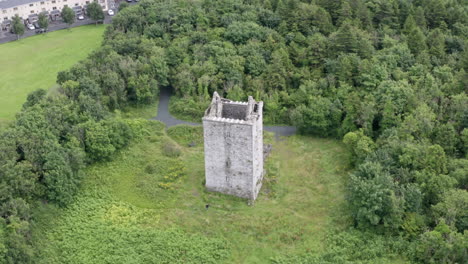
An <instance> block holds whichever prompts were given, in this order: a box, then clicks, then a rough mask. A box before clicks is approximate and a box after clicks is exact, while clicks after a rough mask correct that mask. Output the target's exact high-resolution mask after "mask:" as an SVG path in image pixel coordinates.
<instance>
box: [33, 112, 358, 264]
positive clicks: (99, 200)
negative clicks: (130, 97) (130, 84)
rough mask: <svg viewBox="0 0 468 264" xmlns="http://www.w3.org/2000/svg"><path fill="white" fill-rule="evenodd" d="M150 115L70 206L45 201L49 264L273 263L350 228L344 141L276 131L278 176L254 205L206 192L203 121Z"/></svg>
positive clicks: (274, 169)
mask: <svg viewBox="0 0 468 264" xmlns="http://www.w3.org/2000/svg"><path fill="white" fill-rule="evenodd" d="M147 122H149V123H151V124H152V125H149V128H148V129H147V131H148V136H146V137H145V138H144V139H141V140H140V142H138V143H136V144H134V145H132V146H130V147H129V148H128V149H125V150H123V151H122V152H121V153H119V154H118V155H117V156H116V157H115V159H114V160H113V161H111V162H107V163H101V164H96V165H94V166H91V167H90V168H89V169H87V171H86V174H87V177H86V181H85V183H84V186H83V190H82V192H81V193H80V194H79V195H78V197H77V201H76V202H75V203H74V204H72V205H71V206H70V207H69V208H68V209H66V210H61V209H53V208H52V207H51V206H48V205H46V206H44V205H43V206H39V207H38V208H39V209H37V213H38V214H39V215H40V217H38V218H37V219H41V222H40V223H38V228H37V229H36V230H37V232H38V234H37V237H43V239H41V240H40V241H39V242H38V243H39V245H40V246H38V248H40V254H41V257H42V258H41V259H42V260H43V261H42V262H43V263H155V261H156V260H158V259H159V260H162V259H163V260H166V261H162V262H167V263H170V262H173V261H171V260H174V261H175V262H184V260H185V261H186V260H190V261H188V262H204V263H207V262H212V263H220V262H221V263H267V262H269V261H270V260H271V259H272V258H274V257H278V256H284V255H288V254H302V253H305V252H321V251H322V250H323V246H324V243H323V241H324V239H325V236H326V234H327V232H328V231H329V230H331V229H334V230H337V229H343V228H345V227H346V226H348V224H349V217H348V216H349V214H348V213H347V212H346V209H345V208H344V207H345V199H344V181H345V177H346V176H345V175H346V172H347V170H348V168H349V157H348V154H347V153H346V151H343V148H342V146H341V144H340V143H339V142H338V141H335V140H331V139H317V138H309V137H301V136H294V137H290V138H288V139H286V140H284V141H280V142H273V140H272V138H273V137H272V135H267V138H266V141H269V142H271V143H273V152H272V155H271V156H270V157H269V158H268V162H267V165H266V168H267V170H268V175H267V176H266V178H265V180H264V186H263V187H262V190H261V194H260V195H259V198H258V200H257V201H256V202H255V204H254V205H249V204H248V203H247V201H246V200H243V199H239V198H235V197H231V196H227V195H222V194H217V193H210V192H207V191H205V189H204V186H203V180H204V165H203V164H204V162H203V144H202V132H201V127H198V128H186V127H184V126H182V127H173V128H171V129H169V130H168V131H167V132H165V131H164V129H163V126H162V124H159V123H157V122H150V121H147ZM188 142H195V143H196V145H195V147H188V144H187V143H188ZM207 204H209V205H210V207H209V209H206V208H205V206H206V205H207ZM174 232H175V234H174ZM130 234H133V235H130ZM135 234H136V235H135ZM133 236H137V237H138V238H137V239H133V238H132V237H133ZM174 237H175V238H174ZM44 238H45V239H44ZM148 241H150V242H148ZM181 246H183V249H182V248H179V247H181ZM161 250H162V251H161ZM166 251H167V252H166ZM72 252H73V254H71V253H72ZM119 252H120V253H119ZM164 252H165V253H164ZM171 254H172V255H171ZM119 256H120V258H119ZM159 262H161V261H159Z"/></svg>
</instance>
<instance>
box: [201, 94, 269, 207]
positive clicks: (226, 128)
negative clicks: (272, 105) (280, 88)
mask: <svg viewBox="0 0 468 264" xmlns="http://www.w3.org/2000/svg"><path fill="white" fill-rule="evenodd" d="M262 108H263V102H256V101H255V100H254V99H253V98H252V97H251V96H249V101H248V102H234V101H231V100H228V99H224V98H221V97H220V96H219V95H218V93H216V92H215V93H214V94H213V100H212V101H211V105H210V106H209V107H208V109H207V110H206V111H205V116H204V117H203V134H204V138H205V177H206V188H207V189H208V190H210V191H216V192H221V193H225V194H230V195H235V196H238V197H243V198H248V199H251V200H255V199H256V198H257V194H258V191H259V190H260V187H261V185H262V177H263V117H262Z"/></svg>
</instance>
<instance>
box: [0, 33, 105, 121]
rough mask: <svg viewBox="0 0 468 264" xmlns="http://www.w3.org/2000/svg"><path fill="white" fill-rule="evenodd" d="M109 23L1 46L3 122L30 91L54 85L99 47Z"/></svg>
mask: <svg viewBox="0 0 468 264" xmlns="http://www.w3.org/2000/svg"><path fill="white" fill-rule="evenodd" d="M104 29H105V25H99V26H94V25H90V26H82V27H76V28H72V29H71V30H59V31H54V32H50V33H47V34H45V35H36V36H33V37H28V38H24V39H21V40H19V41H13V42H9V43H6V44H1V45H0V54H1V56H0V73H1V74H0V123H2V122H7V121H10V120H12V119H13V118H14V115H15V114H16V113H17V112H18V111H19V110H20V109H21V106H22V104H23V103H24V102H25V100H26V96H27V95H28V93H30V92H32V91H34V90H36V89H40V88H42V89H49V88H50V87H52V86H54V84H55V81H56V77H57V73H58V72H59V71H63V70H66V69H69V68H70V67H71V66H72V65H73V64H75V63H76V62H78V61H79V60H82V59H84V58H86V56H87V55H88V54H89V53H90V52H91V51H92V50H94V49H95V48H97V47H98V46H99V45H100V43H101V39H102V34H103V32H104Z"/></svg>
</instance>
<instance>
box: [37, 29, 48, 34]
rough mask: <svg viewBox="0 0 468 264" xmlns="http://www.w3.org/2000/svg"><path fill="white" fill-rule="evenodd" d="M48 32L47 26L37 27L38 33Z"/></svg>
mask: <svg viewBox="0 0 468 264" xmlns="http://www.w3.org/2000/svg"><path fill="white" fill-rule="evenodd" d="M46 32H47V29H45V28H39V29H36V34H42V33H46Z"/></svg>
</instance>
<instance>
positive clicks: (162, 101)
mask: <svg viewBox="0 0 468 264" xmlns="http://www.w3.org/2000/svg"><path fill="white" fill-rule="evenodd" d="M170 98H171V90H170V89H161V93H160V95H159V105H158V115H157V116H156V117H154V118H152V119H153V120H159V121H161V122H163V123H164V124H166V126H167V127H171V126H175V125H180V124H186V125H191V126H200V125H201V124H200V123H192V122H187V121H182V120H179V119H177V118H174V117H173V116H172V115H171V114H170V113H169V99H170ZM263 128H264V129H265V130H266V131H269V132H273V133H275V136H276V137H279V136H291V135H294V134H295V133H296V127H293V126H264V127H263Z"/></svg>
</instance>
